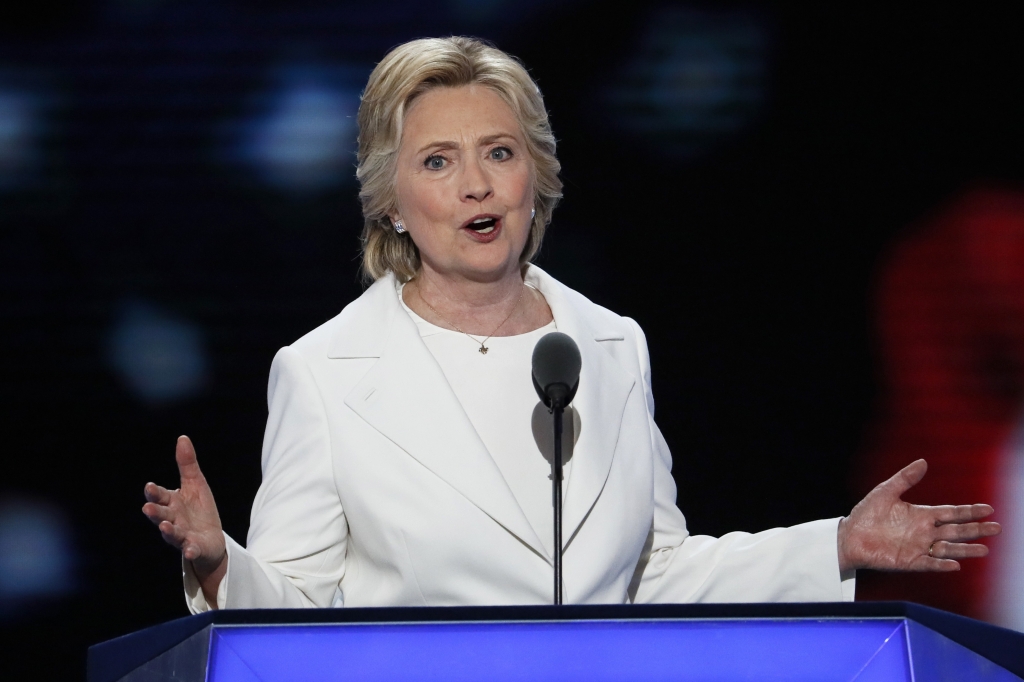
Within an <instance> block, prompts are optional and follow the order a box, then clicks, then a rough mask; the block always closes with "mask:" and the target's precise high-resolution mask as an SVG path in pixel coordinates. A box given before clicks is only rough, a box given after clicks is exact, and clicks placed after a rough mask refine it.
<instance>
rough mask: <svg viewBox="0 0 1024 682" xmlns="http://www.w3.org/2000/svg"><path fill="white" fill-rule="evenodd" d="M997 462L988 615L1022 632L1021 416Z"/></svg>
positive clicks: (1023, 456) (1023, 498)
mask: <svg viewBox="0 0 1024 682" xmlns="http://www.w3.org/2000/svg"><path fill="white" fill-rule="evenodd" d="M1000 460H1001V461H1000V462H999V465H998V466H999V469H998V470H997V472H996V475H997V476H998V480H999V481H1000V483H1001V485H1000V486H999V488H1000V490H997V492H996V495H997V497H996V499H995V507H996V512H997V514H998V520H999V521H1000V522H1001V523H1002V525H1003V534H1002V536H1001V537H1000V539H999V542H998V543H997V544H996V551H995V552H994V553H993V555H992V558H991V561H992V564H993V568H992V573H993V581H992V588H991V594H990V596H989V616H990V618H991V620H992V622H994V623H997V624H999V625H1002V626H1003V627H1007V628H1013V629H1014V630H1019V631H1021V632H1024V416H1022V418H1020V419H1019V420H1018V422H1017V429H1016V433H1015V434H1014V437H1013V438H1012V439H1011V440H1010V443H1009V445H1008V447H1006V448H1005V450H1004V451H1003V452H1002V453H1001V457H1000Z"/></svg>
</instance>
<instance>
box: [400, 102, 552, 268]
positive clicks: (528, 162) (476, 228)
mask: <svg viewBox="0 0 1024 682" xmlns="http://www.w3.org/2000/svg"><path fill="white" fill-rule="evenodd" d="M533 178H534V170H533V161H532V159H531V158H530V155H529V153H528V152H527V150H526V145H525V141H524V139H523V133H522V131H521V130H520V128H519V123H518V122H517V121H516V117H515V114H513V113H512V110H511V109H510V108H509V107H508V105H507V104H505V102H504V101H502V99H501V98H500V97H499V96H498V95H497V94H496V93H495V92H494V91H492V90H490V89H489V88H486V87H483V86H479V85H468V86H462V87H458V88H443V87H442V88H435V89H433V90H429V91H427V92H426V93H424V94H423V95H421V96H420V97H418V98H417V99H416V100H414V101H413V104H412V106H410V107H409V110H408V112H407V113H406V119H405V129H404V131H403V133H402V142H401V146H400V147H399V151H398V173H397V178H396V187H397V192H398V211H397V213H396V214H394V215H392V216H391V218H392V220H395V219H401V220H402V223H403V224H404V225H405V227H406V229H407V230H409V235H410V236H411V237H412V240H413V242H415V244H416V246H417V247H418V248H419V251H420V259H421V261H422V264H423V268H424V269H429V270H432V271H433V272H435V273H437V274H440V275H444V276H449V277H450V276H454V277H459V278H467V279H471V280H474V281H495V280H498V279H501V278H502V277H506V276H509V275H510V273H512V272H518V269H519V255H520V254H521V253H522V251H523V248H524V246H525V245H526V241H527V238H528V237H529V233H530V223H531V222H532V219H531V215H530V211H531V209H532V208H533Z"/></svg>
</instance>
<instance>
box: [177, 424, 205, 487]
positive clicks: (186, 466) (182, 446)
mask: <svg viewBox="0 0 1024 682" xmlns="http://www.w3.org/2000/svg"><path fill="white" fill-rule="evenodd" d="M174 459H175V461H176V462H177V463H178V474H179V475H180V476H181V485H182V487H184V486H185V485H186V482H187V481H195V480H199V479H201V478H202V477H203V472H202V471H200V470H199V461H198V460H197V459H196V449H195V448H194V447H193V446H192V441H191V440H190V439H189V437H188V436H179V437H178V443H177V445H176V446H175V448H174Z"/></svg>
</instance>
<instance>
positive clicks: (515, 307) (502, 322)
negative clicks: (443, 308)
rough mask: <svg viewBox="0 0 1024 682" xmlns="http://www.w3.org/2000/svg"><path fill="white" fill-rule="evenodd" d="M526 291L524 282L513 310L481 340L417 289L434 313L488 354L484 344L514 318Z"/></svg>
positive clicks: (483, 353)
mask: <svg viewBox="0 0 1024 682" xmlns="http://www.w3.org/2000/svg"><path fill="white" fill-rule="evenodd" d="M525 291H526V285H525V284H524V285H523V288H522V289H520V290H519V298H517V299H516V304H515V305H514V306H512V310H510V311H509V312H508V315H506V316H505V319H504V320H502V321H501V324H499V325H498V326H497V327H495V328H494V331H492V332H491V333H490V334H488V335H487V336H486V337H485V338H484V340H483V341H481V340H480V339H478V338H476V337H475V336H473V335H472V334H469V333H468V332H465V331H463V330H462V329H461V328H460V327H459V325H457V324H455V323H454V322H452V321H451V320H449V319H448V318H447V317H445V316H444V315H442V314H441V313H439V312H437V308H435V307H434V306H432V305H430V304H429V303H427V299H425V298H423V293H422V292H420V291H419V288H418V287H417V291H416V293H417V294H419V295H420V300H421V301H423V304H424V305H426V306H427V307H428V308H430V309H431V310H432V311H433V313H434V314H435V315H437V316H438V317H439V318H441V319H442V320H443V321H444V322H445V324H447V325H449V326H450V327H454V328H455V331H457V332H459V333H460V334H465V335H466V336H468V337H469V338H471V339H473V342H474V343H479V344H480V349H479V353H480V354H481V355H487V351H489V350H490V348H488V347H487V346H485V345H484V344H485V343H487V341H488V340H489V339H490V338H491V337H492V336H494V335H495V334H497V333H498V330H499V329H501V328H502V327H503V326H505V323H506V322H508V321H509V320H510V319H512V313H514V312H515V311H516V310H517V309H518V308H519V303H520V302H521V301H522V300H523V293H525Z"/></svg>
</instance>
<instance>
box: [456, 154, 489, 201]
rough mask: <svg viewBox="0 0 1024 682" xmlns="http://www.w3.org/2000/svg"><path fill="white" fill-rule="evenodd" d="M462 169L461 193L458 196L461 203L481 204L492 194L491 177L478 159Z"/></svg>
mask: <svg viewBox="0 0 1024 682" xmlns="http://www.w3.org/2000/svg"><path fill="white" fill-rule="evenodd" d="M462 168H463V171H462V191H461V192H460V194H461V195H462V200H463V201H478V202H482V201H483V200H484V199H487V198H488V197H490V196H491V195H492V194H494V187H493V185H492V183H491V176H490V174H489V173H488V172H487V169H486V168H484V165H483V164H482V163H480V160H479V159H472V160H470V161H469V162H468V163H466V164H464V165H463V167H462Z"/></svg>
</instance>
